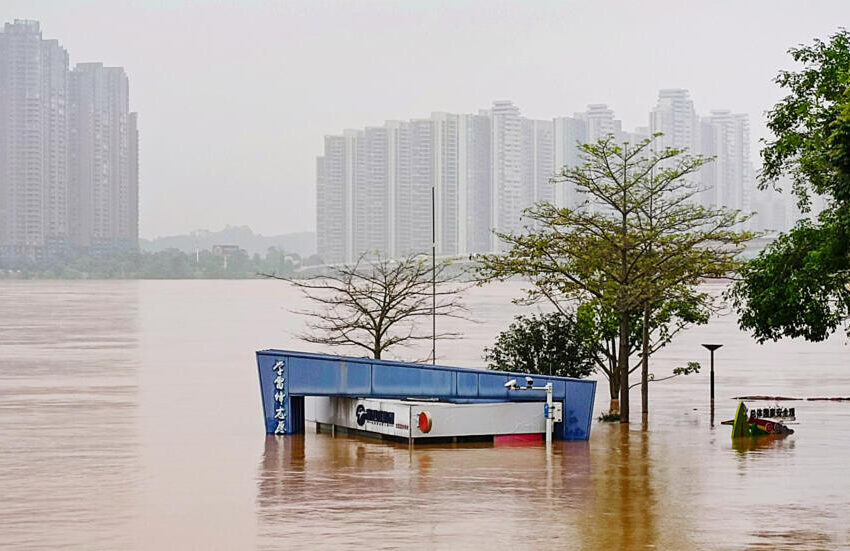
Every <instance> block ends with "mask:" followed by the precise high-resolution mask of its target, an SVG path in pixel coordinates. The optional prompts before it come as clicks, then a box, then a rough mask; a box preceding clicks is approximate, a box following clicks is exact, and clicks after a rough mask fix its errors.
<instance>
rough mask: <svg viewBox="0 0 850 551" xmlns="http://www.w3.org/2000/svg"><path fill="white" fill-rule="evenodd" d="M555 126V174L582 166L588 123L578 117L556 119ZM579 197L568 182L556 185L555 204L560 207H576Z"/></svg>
mask: <svg viewBox="0 0 850 551" xmlns="http://www.w3.org/2000/svg"><path fill="white" fill-rule="evenodd" d="M553 125H554V145H553V153H554V154H553V161H554V166H553V172H555V173H559V172H560V171H561V169H562V168H563V167H565V166H568V167H575V166H578V165H579V164H581V150H580V149H579V146H580V145H581V144H584V143H587V142H588V139H587V122H586V121H585V120H584V119H582V118H578V117H556V118H555V119H554V121H553ZM578 201H579V195H578V192H577V191H576V189H575V186H573V185H572V184H570V183H567V182H558V183H556V184H555V204H556V205H557V206H559V207H575V206H576V205H577V204H578Z"/></svg>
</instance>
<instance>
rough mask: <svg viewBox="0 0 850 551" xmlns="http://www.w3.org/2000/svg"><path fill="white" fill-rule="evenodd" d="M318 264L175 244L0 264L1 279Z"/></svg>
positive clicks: (216, 273)
mask: <svg viewBox="0 0 850 551" xmlns="http://www.w3.org/2000/svg"><path fill="white" fill-rule="evenodd" d="M315 264H321V261H320V260H319V259H318V257H316V256H315V255H314V256H311V257H308V258H302V257H301V256H299V255H298V254H295V253H288V252H286V251H282V250H280V249H277V248H275V247H270V248H269V249H268V250H267V251H266V254H265V255H260V254H254V255H249V254H248V253H247V252H246V251H245V250H243V249H235V248H234V249H231V250H228V251H227V252H226V253H222V252H221V251H216V250H215V249H213V250H201V251H197V252H191V253H186V252H183V251H181V250H178V249H166V250H164V251H157V252H148V251H139V252H124V253H115V254H111V255H109V254H102V255H79V256H74V257H71V258H66V259H55V260H51V261H42V262H38V261H29V262H18V263H15V264H14V265H12V264H5V265H4V264H0V278H3V279H247V278H255V277H258V275H257V274H260V273H276V274H290V273H292V272H293V271H294V270H295V269H297V268H299V267H302V266H311V265H315Z"/></svg>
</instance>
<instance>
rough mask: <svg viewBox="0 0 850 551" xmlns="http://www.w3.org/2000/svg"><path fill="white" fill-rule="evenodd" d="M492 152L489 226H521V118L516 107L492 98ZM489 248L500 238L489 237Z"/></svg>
mask: <svg viewBox="0 0 850 551" xmlns="http://www.w3.org/2000/svg"><path fill="white" fill-rule="evenodd" d="M490 117H491V142H490V150H491V151H492V154H491V158H492V163H493V164H492V167H493V168H492V182H491V185H492V192H491V197H492V198H493V203H492V208H493V210H492V212H491V217H492V218H491V224H492V225H491V227H492V228H493V229H495V230H496V232H499V233H513V232H518V231H520V230H521V229H522V221H521V216H522V211H523V209H524V208H525V207H526V206H527V204H526V203H525V198H526V197H527V193H526V191H525V189H523V188H524V187H527V186H524V185H523V183H524V182H523V173H522V121H521V118H520V114H519V108H518V107H517V106H515V105H514V104H513V103H511V102H510V101H496V102H494V103H493V107H492V108H491V109H490ZM490 243H491V247H490V248H491V250H497V249H498V248H499V247H500V244H501V241H500V240H499V238H498V237H497V236H496V235H495V233H494V234H493V235H492V236H491V241H490Z"/></svg>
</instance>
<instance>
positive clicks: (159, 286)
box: [0, 281, 850, 550]
mask: <svg viewBox="0 0 850 551" xmlns="http://www.w3.org/2000/svg"><path fill="white" fill-rule="evenodd" d="M520 287H521V286H520V284H519V283H509V284H502V285H498V286H490V287H486V288H483V289H473V290H472V291H471V292H470V294H469V297H468V301H467V302H468V304H469V306H470V309H471V311H472V315H473V317H474V318H475V319H476V320H478V321H479V323H469V322H457V323H456V325H455V326H454V327H453V328H454V329H457V330H460V331H462V332H463V333H464V336H465V338H464V339H463V340H461V341H457V342H452V343H441V344H439V345H438V356H439V357H440V361H441V362H443V363H446V364H449V365H460V366H470V367H474V366H479V367H480V366H481V360H480V356H481V350H482V348H483V347H484V346H487V345H489V344H490V343H492V340H493V337H494V336H495V335H496V333H497V332H498V331H499V330H500V329H502V328H503V327H504V326H505V325H506V324H507V323H508V321H509V320H510V318H511V317H512V316H513V314H514V313H516V312H517V311H518V308H517V307H515V306H513V305H511V304H510V299H511V298H512V297H515V296H517V295H518V294H519V290H520ZM713 289H714V290H716V291H719V290H720V288H719V287H714V288H713ZM303 306H304V302H303V299H302V298H300V296H299V295H298V294H297V293H296V292H294V291H293V290H292V289H291V288H289V287H288V286H287V285H286V284H285V283H282V282H276V281H115V282H111V281H110V282H107V281H80V282H72V281H32V282H10V281H0V548H2V549H7V548H9V549H45V548H57V547H63V548H75V549H246V548H259V549H299V548H304V549H308V548H331V549H357V550H363V549H376V548H408V549H409V548H414V549H418V548H441V549H445V548H453V549H481V548H488V547H489V548H492V549H496V548H507V547H510V548H515V549H525V548H534V549H582V550H585V549H587V550H595V549H600V550H602V549H605V550H609V549H674V550H675V549H724V550H725V549H794V550H800V549H846V548H848V547H850V475H848V467H850V463H848V458H850V402H845V403H840V402H805V401H803V402H793V403H792V402H786V403H785V404H786V405H793V406H795V407H796V408H797V417H798V424H796V425H793V428H794V429H795V430H796V433H795V434H793V435H790V436H787V437H784V438H764V439H759V440H747V441H744V442H740V443H736V444H733V442H732V441H731V439H730V436H729V432H730V431H729V427H726V426H722V425H719V421H720V420H722V419H725V418H731V416H732V414H733V412H734V408H735V405H736V402H735V401H734V400H733V399H732V398H733V397H734V396H738V395H743V394H771V395H775V394H782V395H790V396H802V397H807V396H850V346H848V344H847V340H846V338H845V337H844V336H843V335H838V336H835V337H833V338H832V339H830V340H828V341H827V342H824V343H818V344H813V343H805V342H796V341H784V342H780V343H774V344H769V345H764V346H760V345H758V344H756V343H754V342H753V341H752V340H750V339H749V338H748V337H747V336H746V335H745V334H742V333H740V332H739V331H738V330H737V329H736V326H735V319H734V316H731V315H728V316H723V317H719V318H717V319H715V320H713V321H712V322H711V323H710V324H709V325H707V326H704V327H699V328H695V329H692V330H690V331H687V332H685V333H684V334H682V335H681V336H680V337H679V338H677V340H676V341H675V342H674V343H673V344H671V345H670V346H668V347H667V348H666V349H664V350H663V351H661V352H659V353H658V354H657V355H656V356H655V358H654V360H653V371H654V372H655V373H656V375H657V376H658V377H661V376H664V375H665V374H669V373H670V372H671V370H672V369H673V367H676V366H678V365H682V364H684V362H686V361H689V360H697V361H701V362H702V364H703V371H702V372H701V373H699V374H697V375H692V376H688V377H680V378H677V379H674V380H671V381H666V382H659V383H655V384H654V385H653V386H652V402H651V411H650V430H649V431H647V432H643V431H641V430H640V425H639V423H635V424H634V425H633V426H632V427H630V429H623V428H621V427H620V426H619V425H609V424H603V423H596V422H594V424H593V427H592V432H591V438H590V440H589V441H588V442H556V443H555V445H554V447H553V449H552V451H551V453H547V452H546V450H545V447H544V446H542V445H537V444H533V445H522V446H509V447H494V446H492V445H485V444H465V445H464V444H457V445H443V446H416V447H414V448H409V447H408V446H406V445H400V444H392V443H386V442H380V441H375V440H370V439H365V438H358V437H350V436H337V437H336V438H334V437H331V436H330V435H327V434H316V433H315V432H313V431H310V430H308V432H307V434H305V435H299V436H291V437H274V436H266V435H265V434H264V433H263V422H262V412H261V406H260V400H259V388H258V382H257V375H256V366H255V363H254V351H255V350H257V349H262V348H297V349H303V350H314V351H315V350H317V348H315V347H314V346H310V345H306V344H304V343H301V342H299V341H298V340H297V339H296V338H295V336H294V334H295V333H297V332H298V331H299V330H300V329H301V324H302V320H301V319H300V318H299V317H298V316H296V315H295V314H292V313H291V310H293V309H298V308H300V307H303ZM703 342H717V343H722V344H724V347H723V348H721V349H720V350H719V351H718V352H717V353H716V359H715V361H716V374H717V375H716V376H717V406H716V407H717V412H716V413H717V415H716V423H715V425H714V426H712V423H711V416H710V411H709V408H708V378H709V375H708V353H707V351H705V350H704V349H702V348H701V347H700V343H703ZM400 353H401V354H402V355H403V357H404V358H406V359H415V358H418V357H424V356H426V355H427V351H426V350H416V349H412V350H401V351H400ZM606 394H607V385H605V384H604V382H603V381H601V382H600V384H599V385H598V393H597V401H596V411H597V413H598V412H599V411H601V410H602V409H603V408H604V407H605V406H606V405H607V400H608V397H607V396H606ZM632 400H633V402H637V404H638V406H637V407H634V406H633V417H634V420H635V421H638V420H639V419H640V412H639V411H637V409H638V408H639V403H640V394H639V391H638V389H637V388H636V389H634V392H633V399H632ZM753 405H759V404H757V403H755V402H754V403H753ZM761 405H767V403H762V404H761Z"/></svg>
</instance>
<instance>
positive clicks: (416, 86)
mask: <svg viewBox="0 0 850 551" xmlns="http://www.w3.org/2000/svg"><path fill="white" fill-rule="evenodd" d="M0 15H2V18H3V21H11V20H12V19H15V18H26V19H37V20H39V21H40V22H41V26H42V31H43V33H44V37H45V38H57V39H59V41H60V43H61V44H62V45H63V46H64V47H65V48H66V49H68V51H69V53H70V57H71V64H72V65H73V64H74V63H77V62H83V61H102V62H104V63H105V64H107V65H120V66H123V67H124V68H125V69H126V71H127V73H128V75H129V77H130V104H131V109H133V110H135V111H138V112H139V128H140V134H141V141H140V156H141V161H140V163H141V164H140V167H141V168H140V170H141V191H140V194H141V205H140V208H141V222H140V224H141V235H142V236H143V237H155V236H159V235H167V234H172V233H183V232H187V231H190V230H193V229H198V228H206V229H212V230H218V229H220V228H221V227H223V226H224V225H225V224H231V225H243V224H247V225H250V226H251V227H252V228H253V229H254V231H256V232H260V233H264V234H275V233H285V232H292V231H300V230H312V229H314V228H315V199H314V194H315V158H316V156H317V155H320V154H321V153H322V146H323V141H322V137H323V136H324V135H325V134H333V133H338V132H340V131H341V130H342V129H344V128H360V127H363V126H367V125H379V124H381V123H382V122H383V121H384V120H386V119H409V118H413V117H427V116H428V115H429V114H430V113H431V112H432V111H449V112H475V111H477V110H478V109H479V108H485V107H487V106H488V105H490V103H491V102H492V101H493V100H496V99H511V100H513V101H514V102H515V103H516V104H517V105H518V106H519V107H520V109H521V110H522V113H523V114H524V115H526V116H530V117H538V118H551V117H554V116H561V115H571V114H572V113H573V112H575V111H581V110H584V108H585V106H586V104H588V103H608V104H609V105H610V106H611V107H612V108H613V109H614V110H615V112H616V115H617V116H618V117H619V118H621V119H623V124H624V127H625V128H627V129H632V128H633V127H635V126H642V125H647V124H648V122H647V113H648V111H649V109H650V108H651V107H652V106H653V105H654V104H655V100H656V95H657V91H658V89H659V88H674V87H675V88H688V89H690V91H691V96H692V97H693V99H694V101H695V104H696V108H697V111H698V112H699V113H700V114H707V113H708V111H709V110H710V109H722V108H728V109H732V110H733V111H736V112H744V113H748V114H749V115H750V120H751V124H752V130H753V139H754V140H755V139H757V138H759V137H761V136H763V135H764V126H763V113H764V111H765V110H766V109H767V108H769V107H770V106H771V105H772V104H773V103H774V102H775V101H776V100H777V99H778V97H779V96H780V94H779V90H778V89H777V87H776V86H775V85H774V84H773V82H772V79H773V77H774V76H775V74H776V71H777V69H779V68H780V67H787V66H789V58H788V56H787V54H786V53H785V52H786V50H787V48H788V47H789V46H791V45H795V44H799V43H801V42H806V43H808V42H810V41H811V39H812V38H813V37H823V38H825V37H827V36H828V35H829V34H831V33H832V32H834V31H835V30H836V29H837V28H838V27H840V26H847V25H850V1H848V0H833V1H819V2H805V1H803V0H783V1H779V0H765V1H754V0H747V1H744V0H736V1H711V2H709V1H703V2H695V1H693V0H688V1H681V2H673V1H647V0H641V1H630V2H627V1H622V0H621V1H601V0H593V1H585V2H531V1H526V2H497V1H493V0H489V1H481V2H473V1H453V2H436V1H429V2H424V1H423V2H367V1H362V0H358V1H356V2H355V1H349V2H306V1H305V2H259V1H245V0H242V1H239V2H236V1H231V2H225V1H219V2H202V1H194V2H190V1H183V2H181V1H170V0H160V1H147V2H146V1H136V2H124V1H118V0H105V1H82V0H79V1H73V0H57V1H48V0H0ZM753 157H754V160H755V161H757V160H758V159H757V155H756V152H755V151H753Z"/></svg>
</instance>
